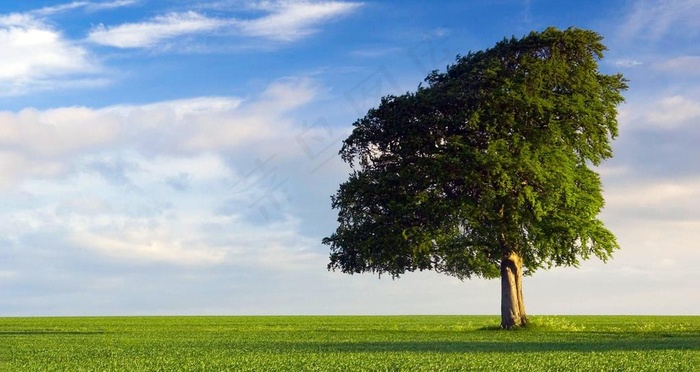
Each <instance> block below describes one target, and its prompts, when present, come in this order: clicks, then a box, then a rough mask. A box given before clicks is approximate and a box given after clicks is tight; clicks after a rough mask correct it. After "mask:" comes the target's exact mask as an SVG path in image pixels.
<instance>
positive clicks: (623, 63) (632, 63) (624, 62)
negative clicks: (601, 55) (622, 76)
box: [611, 59, 644, 68]
mask: <svg viewBox="0 0 700 372" xmlns="http://www.w3.org/2000/svg"><path fill="white" fill-rule="evenodd" d="M611 63H612V64H613V65H614V66H615V67H623V68H632V67H637V66H640V65H643V64H644V62H641V61H637V60H634V59H617V60H614V61H612V62H611Z"/></svg>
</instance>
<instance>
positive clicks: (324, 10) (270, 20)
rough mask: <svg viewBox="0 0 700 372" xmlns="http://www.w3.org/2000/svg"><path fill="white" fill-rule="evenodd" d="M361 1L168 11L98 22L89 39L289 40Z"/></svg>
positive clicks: (124, 43) (133, 42)
mask: <svg viewBox="0 0 700 372" xmlns="http://www.w3.org/2000/svg"><path fill="white" fill-rule="evenodd" d="M361 5H362V4H361V3H350V2H338V1H331V2H309V1H270V2H260V3H256V4H255V5H253V6H252V8H253V9H254V10H255V11H256V12H262V13H263V15H262V16H259V17H257V18H251V19H239V18H235V17H229V18H213V17H209V16H207V15H205V14H204V13H200V12H195V11H189V12H182V13H170V14H166V15H161V16H158V17H155V18H152V19H150V20H147V21H144V22H137V23H125V24H121V25H116V26H107V25H103V24H100V25H99V26H97V27H95V28H93V29H92V30H91V31H90V33H89V35H88V40H89V41H91V42H93V43H96V44H101V45H107V46H112V47H117V48H151V47H156V46H158V45H160V43H162V42H163V41H166V40H168V39H174V38H177V37H181V36H186V35H196V34H202V33H207V32H209V33H210V32H213V31H216V30H224V31H225V34H226V35H239V36H245V37H255V38H263V39H268V40H272V41H277V42H291V41H296V40H299V39H301V38H304V37H306V36H309V35H311V34H313V33H315V32H317V31H318V30H319V27H320V26H321V24H322V23H323V22H328V21H331V20H333V19H336V18H338V17H341V16H343V15H347V14H350V13H351V12H353V11H355V10H356V9H358V8H359V7H360V6H361Z"/></svg>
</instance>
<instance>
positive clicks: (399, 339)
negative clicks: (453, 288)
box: [0, 316, 700, 372]
mask: <svg viewBox="0 0 700 372" xmlns="http://www.w3.org/2000/svg"><path fill="white" fill-rule="evenodd" d="M531 319H532V321H533V324H534V325H533V326H532V327H530V328H528V329H525V330H519V331H501V330H497V329H496V328H495V327H494V325H497V324H498V318H497V317H490V316H390V317H383V316H368V317H356V316H347V317H345V316H338V317H330V316H308V317H306V316H303V317H286V316H282V317H95V318H0V370H3V371H47V370H54V371H226V370H229V371H246V370H247V371H253V370H254V371H259V370H270V371H280V370H314V371H316V370H318V371H359V370H366V371H397V370H406V371H462V370H483V371H498V370H503V371H506V370H507V371H562V370H581V371H591V372H592V371H700V317H698V316H695V317H691V316H688V317H662V316H659V317H654V316H649V317H647V316H557V317H554V316H546V317H542V316H540V317H532V318H531Z"/></svg>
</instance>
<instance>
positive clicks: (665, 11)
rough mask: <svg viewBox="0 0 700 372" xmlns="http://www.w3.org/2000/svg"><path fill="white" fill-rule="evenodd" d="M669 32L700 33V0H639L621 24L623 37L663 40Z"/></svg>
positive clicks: (681, 33) (680, 33)
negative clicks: (699, 0)
mask: <svg viewBox="0 0 700 372" xmlns="http://www.w3.org/2000/svg"><path fill="white" fill-rule="evenodd" d="M669 32H674V33H677V34H679V35H683V34H684V35H686V36H687V35H691V36H692V35H697V34H698V32H700V2H698V1H697V0H666V1H655V0H637V1H635V2H634V3H633V5H632V11H631V13H630V15H629V17H628V18H627V20H626V21H625V22H623V23H622V26H621V34H622V37H623V38H631V37H643V38H650V39H653V40H657V39H660V38H661V37H663V36H664V35H666V34H668V33H669Z"/></svg>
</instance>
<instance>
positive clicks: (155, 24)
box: [88, 12, 226, 48]
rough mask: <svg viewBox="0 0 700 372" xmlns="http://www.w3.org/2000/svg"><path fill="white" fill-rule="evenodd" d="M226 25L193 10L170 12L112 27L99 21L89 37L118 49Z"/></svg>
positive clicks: (152, 44) (91, 39) (142, 45)
mask: <svg viewBox="0 0 700 372" xmlns="http://www.w3.org/2000/svg"><path fill="white" fill-rule="evenodd" d="M225 24H226V22H225V21H222V20H218V19H214V18H209V17H206V16H204V15H202V14H199V13H196V12H186V13H170V14H166V15H163V16H158V17H155V18H153V19H151V20H149V21H146V22H141V23H129V24H123V25H119V26H113V27H107V26H104V25H102V24H101V25H99V26H97V27H95V28H94V29H92V30H91V31H90V33H89V35H88V40H89V41H91V42H93V43H96V44H100V45H106V46H112V47H117V48H148V47H153V46H156V45H158V44H159V43H160V42H162V41H164V40H168V39H172V38H175V37H178V36H182V35H190V34H197V33H203V32H207V31H212V30H216V29H218V28H221V27H223V26H224V25H225Z"/></svg>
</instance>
